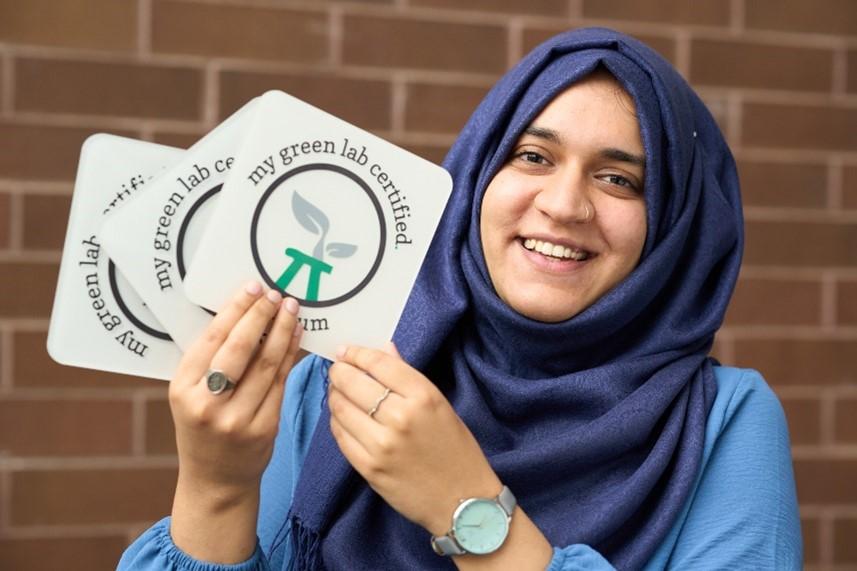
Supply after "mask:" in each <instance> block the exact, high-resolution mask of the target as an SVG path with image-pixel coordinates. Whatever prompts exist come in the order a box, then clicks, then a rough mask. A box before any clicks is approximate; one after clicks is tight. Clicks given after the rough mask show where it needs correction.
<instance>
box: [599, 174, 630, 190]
mask: <svg viewBox="0 0 857 571" xmlns="http://www.w3.org/2000/svg"><path fill="white" fill-rule="evenodd" d="M599 178H601V180H603V181H605V182H607V183H608V184H611V185H613V186H620V187H623V188H627V189H629V190H633V191H634V192H640V189H639V187H638V186H637V184H635V183H634V182H632V181H631V180H630V179H628V178H625V177H624V176H622V175H620V174H605V175H602V176H601V177H599Z"/></svg>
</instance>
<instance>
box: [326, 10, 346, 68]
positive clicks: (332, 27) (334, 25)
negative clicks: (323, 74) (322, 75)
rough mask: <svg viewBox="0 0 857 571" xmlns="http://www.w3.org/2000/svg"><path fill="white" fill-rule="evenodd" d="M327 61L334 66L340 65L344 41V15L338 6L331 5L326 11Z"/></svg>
mask: <svg viewBox="0 0 857 571" xmlns="http://www.w3.org/2000/svg"><path fill="white" fill-rule="evenodd" d="M327 17H328V20H329V23H328V32H329V38H328V47H327V49H328V51H329V52H330V53H328V61H329V62H330V65H331V66H332V67H334V68H339V67H342V54H343V44H344V43H345V15H344V13H343V9H342V7H340V6H331V7H330V9H329V12H328V16H327Z"/></svg>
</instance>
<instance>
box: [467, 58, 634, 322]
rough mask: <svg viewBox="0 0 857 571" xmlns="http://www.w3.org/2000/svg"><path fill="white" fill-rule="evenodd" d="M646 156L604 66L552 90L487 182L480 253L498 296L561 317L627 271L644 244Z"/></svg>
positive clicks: (622, 94) (624, 100)
mask: <svg viewBox="0 0 857 571" xmlns="http://www.w3.org/2000/svg"><path fill="white" fill-rule="evenodd" d="M644 174H645V156H644V149H643V143H642V141H641V139H640V127H639V124H638V122H637V118H636V115H635V110H634V103H633V99H632V98H631V97H630V96H629V95H628V93H627V92H626V91H625V90H624V89H623V88H622V87H621V86H620V85H619V83H618V82H617V81H616V80H615V79H614V78H613V76H611V75H610V74H608V73H606V72H596V73H594V74H592V75H590V76H587V77H586V78H585V79H583V80H581V81H579V82H578V83H575V84H574V85H572V86H571V87H569V88H568V89H566V90H565V91H564V92H562V93H561V94H559V95H558V96H557V97H556V98H555V99H554V100H553V101H552V102H551V103H550V104H549V105H548V106H547V107H546V108H545V109H544V111H542V113H541V114H540V115H539V116H538V117H536V119H535V120H534V121H533V122H532V124H531V125H530V126H529V127H528V128H527V129H526V130H525V132H524V133H523V135H522V136H521V138H520V139H519V140H518V142H517V143H516V144H515V147H514V150H513V152H512V154H511V155H510V158H509V160H508V161H507V163H506V164H505V166H503V168H502V169H501V170H500V171H499V172H498V173H497V174H496V176H495V177H494V179H493V180H492V181H491V183H490V184H489V185H488V188H487V189H486V191H485V196H484V198H483V201H482V212H481V214H480V216H481V218H480V225H481V236H482V249H483V251H484V253H485V262H486V264H487V265H488V273H489V274H490V276H491V281H492V282H493V284H494V289H495V290H496V291H497V293H498V294H499V296H500V297H501V298H502V299H503V301H505V302H506V303H507V304H508V305H509V306H510V307H512V309H514V310H515V311H517V312H518V313H520V314H522V315H525V316H527V317H530V318H531V319H535V320H538V321H544V322H558V321H564V320H566V319H569V318H571V317H573V316H575V315H577V314H578V313H580V312H581V311H583V310H584V309H586V308H587V307H589V306H590V305H592V304H593V303H595V302H596V301H597V300H598V299H599V298H600V297H601V296H602V295H604V294H605V293H607V292H608V291H610V290H611V289H612V288H613V287H614V286H616V285H617V284H618V283H619V282H620V281H622V280H623V279H624V278H625V277H626V276H627V275H628V274H630V273H631V271H632V270H633V269H634V268H635V267H636V265H637V262H639V260H640V255H641V253H642V251H643V244H644V242H645V240H646V204H645V201H644V199H643V177H644Z"/></svg>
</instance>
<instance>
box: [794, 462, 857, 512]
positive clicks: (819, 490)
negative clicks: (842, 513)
mask: <svg viewBox="0 0 857 571" xmlns="http://www.w3.org/2000/svg"><path fill="white" fill-rule="evenodd" d="M794 467H795V479H796V481H797V495H798V499H799V500H800V502H801V503H806V504H816V503H819V504H842V503H854V502H857V486H855V485H854V482H857V460H845V459H832V458H831V459H819V460H816V459H812V460H809V459H802V460H801V459H796V460H795V461H794Z"/></svg>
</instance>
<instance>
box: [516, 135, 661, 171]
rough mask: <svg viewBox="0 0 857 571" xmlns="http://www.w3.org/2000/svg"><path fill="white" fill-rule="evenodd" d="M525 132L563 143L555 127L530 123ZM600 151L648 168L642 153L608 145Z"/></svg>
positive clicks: (616, 159) (612, 157)
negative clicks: (636, 153) (638, 153)
mask: <svg viewBox="0 0 857 571" xmlns="http://www.w3.org/2000/svg"><path fill="white" fill-rule="evenodd" d="M524 134H525V135H531V136H533V137H537V138H539V139H544V140H546V141H549V142H551V143H554V144H556V145H561V144H562V137H560V135H559V133H557V132H556V131H554V130H553V129H545V128H544V127H536V126H534V125H530V126H529V127H527V128H526V129H524ZM598 153H599V154H600V155H601V156H602V157H604V158H606V159H611V160H614V161H621V162H623V163H630V164H632V165H636V166H638V167H640V168H646V157H644V156H641V155H635V154H633V153H629V152H628V151H623V150H622V149H616V148H614V147H608V148H605V149H600V150H599V152H598Z"/></svg>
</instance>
